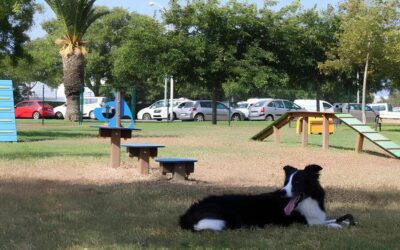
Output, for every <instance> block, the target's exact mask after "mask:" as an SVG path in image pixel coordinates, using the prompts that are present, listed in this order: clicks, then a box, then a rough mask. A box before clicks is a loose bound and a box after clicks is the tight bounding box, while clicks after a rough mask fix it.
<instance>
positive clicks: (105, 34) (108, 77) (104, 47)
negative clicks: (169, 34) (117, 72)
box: [85, 8, 131, 95]
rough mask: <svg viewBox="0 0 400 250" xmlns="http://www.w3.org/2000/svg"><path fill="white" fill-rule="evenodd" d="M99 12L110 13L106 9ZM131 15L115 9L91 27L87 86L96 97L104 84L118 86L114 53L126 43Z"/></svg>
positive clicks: (88, 36)
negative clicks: (125, 38) (113, 70)
mask: <svg viewBox="0 0 400 250" xmlns="http://www.w3.org/2000/svg"><path fill="white" fill-rule="evenodd" d="M99 10H102V11H108V9H106V8H101V9H99ZM130 19H131V15H130V14H129V13H128V11H127V10H125V9H122V8H114V9H112V10H111V11H109V14H107V15H105V16H102V17H100V18H99V19H97V20H96V21H95V22H93V24H92V25H91V26H90V27H89V29H88V30H87V32H86V35H85V39H87V40H89V41H91V42H90V43H89V44H88V50H89V52H90V53H89V54H88V55H87V57H86V60H87V64H86V68H85V85H86V86H87V87H89V88H90V89H92V90H93V92H94V93H95V95H99V94H100V86H101V84H102V83H105V84H107V85H116V84H117V82H116V81H115V77H114V75H113V73H112V69H113V65H114V62H115V59H116V58H115V56H113V53H114V51H115V50H117V49H118V48H119V47H121V46H122V43H123V42H124V41H125V40H124V37H125V34H124V33H125V32H128V31H129V30H128V29H127V26H128V25H129V21H130Z"/></svg>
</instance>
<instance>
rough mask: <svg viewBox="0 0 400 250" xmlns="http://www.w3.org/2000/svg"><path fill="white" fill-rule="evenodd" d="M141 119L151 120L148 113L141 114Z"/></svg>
mask: <svg viewBox="0 0 400 250" xmlns="http://www.w3.org/2000/svg"><path fill="white" fill-rule="evenodd" d="M143 120H146V121H148V120H151V115H150V114H148V113H146V114H143Z"/></svg>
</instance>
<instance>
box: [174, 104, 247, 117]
mask: <svg viewBox="0 0 400 250" xmlns="http://www.w3.org/2000/svg"><path fill="white" fill-rule="evenodd" d="M176 115H177V117H178V119H180V120H193V121H206V120H211V119H212V108H211V101H210V100H200V101H192V102H185V103H184V104H182V105H180V106H178V108H177V112H176ZM228 119H231V120H233V121H240V120H243V119H244V115H243V113H242V112H240V111H239V110H236V109H234V108H232V107H231V108H230V117H229V107H228V106H226V105H225V104H223V103H222V102H217V120H220V121H221V120H225V121H226V120H228Z"/></svg>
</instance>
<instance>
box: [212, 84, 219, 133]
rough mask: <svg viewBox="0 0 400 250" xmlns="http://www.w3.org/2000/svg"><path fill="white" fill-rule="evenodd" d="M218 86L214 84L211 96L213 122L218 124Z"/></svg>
mask: <svg viewBox="0 0 400 250" xmlns="http://www.w3.org/2000/svg"><path fill="white" fill-rule="evenodd" d="M217 95H218V93H217V87H216V85H215V84H214V85H213V91H212V97H211V108H212V124H214V125H216V124H217Z"/></svg>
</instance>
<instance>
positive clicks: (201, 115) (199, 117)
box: [193, 114, 204, 122]
mask: <svg viewBox="0 0 400 250" xmlns="http://www.w3.org/2000/svg"><path fill="white" fill-rule="evenodd" d="M193 120H195V121H196V122H202V121H204V115H203V114H197V115H195V116H194V118H193Z"/></svg>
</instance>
